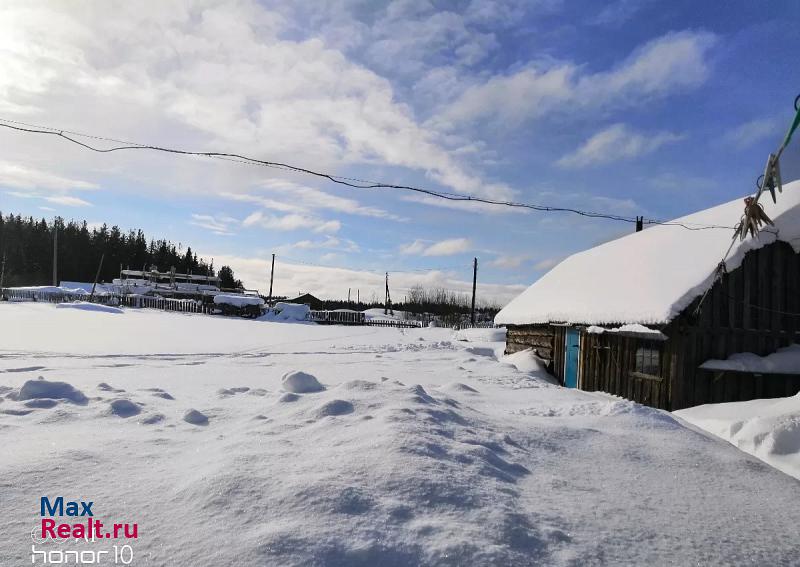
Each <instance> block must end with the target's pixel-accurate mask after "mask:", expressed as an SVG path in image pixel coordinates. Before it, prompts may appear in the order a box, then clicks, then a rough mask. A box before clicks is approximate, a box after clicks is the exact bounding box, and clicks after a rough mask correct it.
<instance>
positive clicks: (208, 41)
mask: <svg viewBox="0 0 800 567" xmlns="http://www.w3.org/2000/svg"><path fill="white" fill-rule="evenodd" d="M148 9H149V11H143V10H142V8H141V6H133V5H131V3H115V2H108V3H102V4H101V3H74V4H73V3H71V4H66V3H64V4H52V5H50V6H46V5H44V4H42V5H35V6H32V5H31V3H28V2H14V1H12V2H6V3H4V5H3V7H2V8H0V13H2V14H1V16H2V17H0V38H2V39H0V118H5V119H10V120H17V121H23V122H29V123H33V124H43V125H47V126H53V127H57V128H63V129H66V130H75V131H78V132H86V133H90V134H96V135H100V136H109V137H113V138H119V139H123V140H132V141H136V142H144V143H154V144H160V145H171V146H177V147H181V148H186V149H194V150H201V151H208V150H215V151H232V152H238V153H244V154H248V155H252V156H254V157H258V158H261V159H268V160H274V161H283V162H288V163H292V164H296V165H300V166H304V167H310V168H314V169H319V170H322V171H326V172H331V173H336V174H339V175H346V176H352V177H361V178H366V179H376V180H382V181H388V182H393V183H401V184H407V185H418V186H423V187H429V188H432V189H437V190H445V191H458V192H461V193H467V194H472V195H476V196H488V197H494V198H503V199H512V200H517V201H527V202H533V203H539V204H547V205H554V206H570V207H575V208H581V209H588V210H594V211H602V212H610V213H614V214H620V215H624V216H635V215H644V216H646V217H650V218H659V219H667V218H673V217H676V216H680V215H683V214H687V213H690V212H693V211H696V210H698V209H702V208H706V207H709V206H712V205H715V204H718V203H720V202H723V201H728V200H731V199H734V198H738V197H741V196H742V195H744V194H747V193H749V192H751V191H752V190H753V187H754V181H755V178H756V177H757V176H758V174H759V173H760V172H761V170H762V169H763V166H764V163H765V161H766V157H767V155H768V153H769V152H770V151H773V150H774V149H775V147H776V146H777V145H778V143H779V141H780V140H781V138H782V135H783V134H784V132H785V128H786V127H787V125H788V122H789V120H790V118H791V116H792V113H793V111H792V102H793V100H794V97H795V96H797V94H800V80H799V79H800V76H799V75H800V68H798V66H797V55H796V54H797V53H798V50H799V49H800V31H799V30H798V28H797V25H796V22H797V21H800V5H798V4H797V3H796V2H771V3H769V5H768V6H767V5H763V4H760V3H753V2H744V1H741V2H727V3H725V4H724V6H723V5H722V4H720V3H705V2H701V3H698V2H688V1H687V2H683V1H672V2H656V1H648V0H640V1H637V0H623V1H616V2H608V3H600V2H588V1H584V2H567V1H558V0H541V1H527V2H521V1H507V2H504V1H500V0H496V1H485V2H479V1H477V0H475V1H471V2H468V1H464V2H420V1H417V2H410V1H394V2H366V1H349V0H339V1H331V2H315V3H295V4H289V3H285V2H247V1H241V2H236V1H230V2H166V3H159V4H158V5H156V4H152V5H149V6H148ZM42 30H47V33H46V34H44V33H42ZM98 144H99V145H103V144H104V143H103V142H100V141H98ZM0 148H2V149H3V152H2V156H0V210H3V211H4V212H11V211H13V212H19V213H23V214H26V215H27V214H31V215H35V216H44V217H47V218H49V217H52V216H53V215H55V214H58V215H62V216H64V217H67V218H79V219H83V218H85V219H87V220H88V221H90V222H92V223H102V222H107V223H109V224H118V225H120V226H121V227H122V228H130V227H136V228H139V227H141V228H144V229H145V230H146V231H147V233H148V234H150V235H153V236H163V237H167V238H170V239H172V240H173V241H176V242H182V243H189V244H191V245H192V247H193V248H194V249H195V250H196V251H197V252H198V253H199V254H201V255H203V256H206V257H213V258H214V259H215V264H216V265H218V266H219V265H221V264H222V263H229V264H230V265H232V266H233V267H234V269H235V270H236V271H237V273H238V274H239V275H240V276H242V277H243V278H244V279H245V281H246V283H247V284H248V285H250V286H251V287H258V288H265V286H266V274H267V266H268V262H269V255H270V254H271V253H272V252H275V253H277V254H278V258H279V263H278V270H277V279H276V290H277V292H278V293H287V294H290V293H294V292H297V291H310V292H312V293H317V294H319V295H321V296H342V295H345V294H346V293H347V288H352V289H353V290H355V289H361V290H362V291H361V293H362V296H363V297H367V298H369V297H370V296H371V294H373V293H375V294H377V295H380V293H381V292H382V285H383V282H382V273H383V272H385V271H387V270H388V271H390V272H392V276H391V277H392V284H393V287H394V288H395V289H396V291H395V292H394V293H395V296H396V297H399V296H402V293H403V290H404V289H406V288H407V287H408V286H410V285H414V284H416V283H421V284H423V285H429V286H434V285H443V286H446V287H450V288H452V289H457V290H467V289H468V288H469V285H470V281H469V280H470V276H471V273H470V270H471V267H470V266H471V261H472V258H473V256H477V257H478V258H479V261H480V276H479V282H480V291H481V294H482V296H483V297H485V298H487V299H488V298H494V299H497V300H499V301H505V300H508V299H509V298H510V297H512V296H513V295H514V294H516V293H518V291H519V290H520V289H522V288H523V287H524V286H525V285H527V284H530V283H531V282H532V281H534V280H535V279H536V278H537V277H539V276H540V275H541V274H542V273H544V272H545V271H546V270H547V269H549V268H550V267H552V266H553V265H554V264H555V263H556V262H558V261H559V260H560V259H562V258H563V257H565V256H566V255H569V254H571V253H573V252H575V251H578V250H582V249H585V248H587V247H590V246H593V245H595V244H597V243H600V242H604V241H606V240H608V239H610V238H614V237H617V236H619V235H621V234H625V233H627V232H628V231H630V230H632V227H631V226H629V225H626V224H618V223H613V222H609V221H601V220H587V219H585V218H581V217H574V216H569V215H565V214H544V213H536V212H527V213H521V212H519V211H514V210H509V209H503V208H493V207H487V206H474V205H472V206H468V205H464V206H459V207H453V206H445V205H447V203H442V202H435V201H430V200H424V199H423V200H421V199H420V198H419V197H418V196H414V195H411V194H407V193H400V192H397V191H392V190H380V191H373V192H370V191H365V190H357V189H347V188H344V187H339V186H335V185H332V184H330V183H325V182H322V181H320V180H318V179H314V178H309V177H303V176H299V175H296V174H290V173H286V172H283V171H281V170H276V169H268V168H261V167H253V166H245V165H241V164H236V163H231V162H228V161H221V160H208V159H196V158H185V157H175V156H167V155H161V154H153V153H146V152H141V153H136V154H132V153H129V154H119V153H118V154H105V155H102V154H93V153H90V152H86V151H84V150H80V149H79V148H77V147H73V146H71V145H68V144H67V143H65V142H63V141H59V140H54V139H43V138H42V137H41V136H31V135H24V134H18V133H12V132H10V131H6V130H5V129H0ZM798 155H800V151H798V150H797V146H794V147H793V148H791V149H790V150H789V151H788V152H787V154H786V156H785V159H784V161H783V163H782V166H783V173H784V177H785V178H786V179H795V178H798V177H800V159H798ZM736 220H737V219H731V222H732V223H734V222H735V221H736ZM676 230H680V229H676Z"/></svg>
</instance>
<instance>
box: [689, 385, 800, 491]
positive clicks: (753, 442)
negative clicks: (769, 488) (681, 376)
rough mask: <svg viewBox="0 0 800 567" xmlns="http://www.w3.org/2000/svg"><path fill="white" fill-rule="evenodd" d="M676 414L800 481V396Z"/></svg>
mask: <svg viewBox="0 0 800 567" xmlns="http://www.w3.org/2000/svg"><path fill="white" fill-rule="evenodd" d="M675 413H677V414H678V415H680V416H681V418H683V419H685V420H686V421H688V422H690V423H692V424H694V425H696V426H697V427H700V428H702V429H705V430H706V431H708V432H709V433H713V434H714V435H717V436H719V437H721V438H722V439H725V440H726V441H730V442H731V443H733V444H734V445H736V446H737V447H739V448H740V449H741V450H742V451H747V452H748V453H750V454H751V455H755V456H756V457H758V458H760V459H761V460H763V461H765V462H767V463H769V464H771V465H772V466H773V467H775V468H777V469H779V470H782V471H783V472H785V473H786V474H789V475H792V476H793V477H795V478H797V479H798V480H800V394H797V395H794V396H791V397H788V398H777V399H773V400H750V401H747V402H733V403H728V404H708V405H705V406H697V407H694V408H689V409H685V410H681V411H679V412H675Z"/></svg>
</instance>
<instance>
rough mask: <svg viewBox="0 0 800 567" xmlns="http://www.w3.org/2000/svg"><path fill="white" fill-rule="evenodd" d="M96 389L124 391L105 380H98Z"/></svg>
mask: <svg viewBox="0 0 800 567" xmlns="http://www.w3.org/2000/svg"><path fill="white" fill-rule="evenodd" d="M97 389H98V390H102V391H103V392H116V393H120V392H124V391H125V390H122V389H120V388H114V387H113V386H111V384H108V383H106V382H100V383H99V384H98V385H97Z"/></svg>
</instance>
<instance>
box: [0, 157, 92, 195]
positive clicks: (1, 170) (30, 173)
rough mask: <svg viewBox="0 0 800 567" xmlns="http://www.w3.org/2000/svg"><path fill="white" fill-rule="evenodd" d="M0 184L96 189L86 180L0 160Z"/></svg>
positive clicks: (63, 188) (62, 189) (62, 188)
mask: <svg viewBox="0 0 800 567" xmlns="http://www.w3.org/2000/svg"><path fill="white" fill-rule="evenodd" d="M0 186H5V187H13V188H15V189H49V190H53V191H68V190H86V189H98V188H99V187H98V185H96V184H95V183H90V182H88V181H81V180H78V179H69V178H67V177H62V176H60V175H55V174H53V173H50V172H47V171H42V170H40V169H34V168H32V167H29V166H24V165H20V164H18V163H10V162H7V161H0Z"/></svg>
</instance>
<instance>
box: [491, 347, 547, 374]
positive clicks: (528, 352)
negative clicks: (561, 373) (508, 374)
mask: <svg viewBox="0 0 800 567" xmlns="http://www.w3.org/2000/svg"><path fill="white" fill-rule="evenodd" d="M502 362H504V363H506V364H510V365H511V366H513V367H514V368H516V369H517V370H519V371H520V372H526V373H529V374H537V375H541V376H550V375H549V373H548V372H547V363H546V362H545V361H544V360H543V359H541V358H539V357H538V356H536V354H534V352H533V349H532V348H526V349H525V350H521V351H519V352H515V353H514V354H509V355H506V356H504V357H503V359H502Z"/></svg>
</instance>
